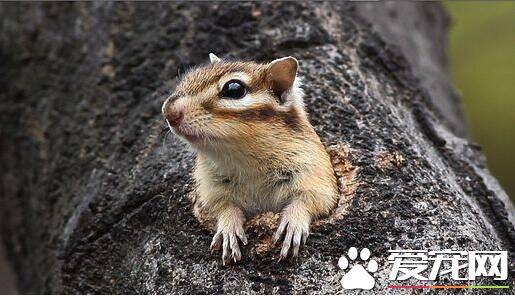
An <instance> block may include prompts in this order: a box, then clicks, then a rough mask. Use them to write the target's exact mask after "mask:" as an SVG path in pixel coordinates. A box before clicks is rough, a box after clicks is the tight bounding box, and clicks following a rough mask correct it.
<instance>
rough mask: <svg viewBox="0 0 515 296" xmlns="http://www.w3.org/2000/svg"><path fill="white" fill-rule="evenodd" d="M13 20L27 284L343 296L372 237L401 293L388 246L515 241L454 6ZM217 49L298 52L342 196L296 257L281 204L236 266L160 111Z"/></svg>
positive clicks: (382, 273) (18, 198)
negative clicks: (226, 259) (453, 30)
mask: <svg viewBox="0 0 515 296" xmlns="http://www.w3.org/2000/svg"><path fill="white" fill-rule="evenodd" d="M0 16H1V20H0V23H1V28H0V38H1V39H0V60H1V61H2V62H1V63H2V66H1V68H0V71H1V73H0V74H1V75H0V89H1V90H2V92H1V94H0V96H1V98H0V111H1V114H2V116H1V117H0V161H1V164H2V169H1V171H0V179H1V183H0V194H1V199H2V200H1V204H2V206H1V209H0V213H1V227H2V229H1V230H2V236H3V239H4V241H5V243H6V246H7V250H8V254H9V257H10V259H11V261H12V264H13V265H14V268H15V271H16V274H17V275H18V285H19V289H20V291H22V292H30V293H40V292H46V293H284V294H288V293H341V292H342V291H343V289H342V286H341V284H340V279H341V277H342V275H343V274H344V271H341V270H339V268H338V265H337V262H338V258H339V257H340V256H341V255H344V254H346V252H347V250H348V248H349V247H352V246H354V247H357V248H358V249H359V248H363V247H367V248H369V249H370V250H371V252H372V258H373V259H375V260H377V261H378V263H379V271H378V272H376V273H375V274H373V275H374V277H375V278H376V280H377V283H376V286H375V288H374V290H373V291H374V292H380V293H391V292H395V291H392V290H390V289H388V288H387V285H388V284H391V282H388V281H387V278H388V271H389V269H390V266H389V265H388V262H387V256H388V250H390V249H428V250H439V249H446V248H455V249H459V250H508V251H510V254H515V230H514V221H515V220H514V215H515V213H514V208H513V205H512V204H511V202H510V200H509V198H508V197H507V196H506V193H505V192H504V191H503V189H502V188H501V187H500V186H499V185H498V183H497V182H496V180H495V179H494V178H493V177H492V176H491V174H490V172H489V171H488V170H487V168H486V167H485V161H484V157H483V156H482V155H481V153H480V152H479V150H480V149H479V147H478V146H477V145H475V144H471V143H470V142H468V140H466V139H465V138H464V137H466V128H465V124H464V119H463V117H462V115H461V112H460V109H459V100H458V99H457V97H456V95H455V93H454V92H453V90H452V87H451V85H450V78H449V73H448V70H447V65H446V57H445V42H444V41H445V32H446V28H447V23H448V20H447V17H446V15H445V13H444V11H443V10H442V8H441V7H440V5H438V4H434V3H397V2H395V3H387V4H383V3H374V4H370V3H369V4H358V3H340V2H328V3H280V2H267V3H216V4H214V3H194V4H193V3H191V4H190V3H152V4H148V3H119V2H116V3H113V2H108V3H98V2H96V3H66V4H65V3H59V4H50V3H38V4H19V3H17V4H8V3H2V4H1V6H0ZM209 52H214V53H216V54H218V55H219V56H221V57H225V58H228V57H232V58H238V59H252V60H258V61H269V60H271V59H273V58H276V57H281V56H287V55H292V56H295V57H296V58H297V59H299V60H300V74H301V75H302V76H303V78H304V84H305V86H304V88H305V92H306V98H305V100H306V105H307V108H308V110H309V113H310V120H311V122H312V123H313V125H314V127H315V129H316V131H317V133H318V134H319V135H320V137H321V138H322V140H323V142H324V143H325V145H326V147H327V149H328V151H329V152H330V155H331V157H332V160H333V165H334V168H335V171H336V174H337V176H338V178H339V183H340V184H339V185H340V190H341V198H340V201H339V205H338V208H337V209H335V211H334V213H333V214H332V215H331V216H330V217H329V218H327V219H324V220H322V221H319V222H317V223H316V225H314V227H313V229H312V232H313V233H312V235H311V236H310V237H309V239H308V241H307V245H306V246H305V247H304V248H303V249H302V250H301V254H300V257H299V258H298V259H297V260H295V261H290V262H279V263H278V262H276V257H277V254H278V252H279V250H278V248H273V247H271V246H270V243H269V238H270V234H272V233H273V231H274V227H275V225H274V222H275V219H276V218H277V215H275V216H274V215H263V216H260V217H257V218H255V219H253V220H251V221H249V222H248V223H247V224H248V225H247V227H248V229H247V232H248V234H249V235H250V238H249V245H248V246H247V247H245V248H244V249H243V255H244V260H243V261H242V262H240V263H238V264H235V265H231V266H227V267H224V266H222V263H221V260H220V254H210V252H209V243H210V241H211V236H212V232H211V230H209V229H206V228H205V227H203V226H202V225H201V224H200V223H199V222H198V221H197V220H196V219H195V217H194V216H193V214H192V211H191V205H190V202H189V198H188V195H189V192H191V190H192V186H191V177H190V172H191V169H192V166H193V157H194V155H193V152H191V151H190V150H189V149H188V147H187V146H186V145H184V144H182V143H181V142H180V141H179V140H178V139H176V138H175V137H173V136H171V135H170V134H169V132H168V131H167V127H166V125H165V122H164V120H163V118H162V116H161V112H160V109H161V104H162V102H163V101H164V98H165V96H166V94H168V93H170V92H171V90H172V89H173V88H174V85H175V83H176V81H177V79H176V77H177V75H178V74H179V75H180V73H181V72H184V71H185V70H186V69H187V68H188V67H190V66H193V65H198V64H200V63H204V62H207V60H208V53H209ZM510 256H511V255H510ZM510 262H511V263H510V264H511V265H510V274H509V278H508V280H507V282H511V283H513V279H514V274H513V270H514V266H513V257H510ZM414 283H417V282H414ZM417 284H420V282H419V283H417ZM440 291H441V292H445V290H440ZM467 291H471V290H464V291H463V292H467ZM346 292H349V291H346ZM415 292H425V293H428V292H430V293H432V292H434V291H429V290H417V291H415ZM452 292H456V291H452ZM475 292H477V290H476V291H475ZM487 292H490V293H491V292H495V291H487ZM502 292H508V293H510V292H511V294H513V292H514V291H513V290H503V291H502Z"/></svg>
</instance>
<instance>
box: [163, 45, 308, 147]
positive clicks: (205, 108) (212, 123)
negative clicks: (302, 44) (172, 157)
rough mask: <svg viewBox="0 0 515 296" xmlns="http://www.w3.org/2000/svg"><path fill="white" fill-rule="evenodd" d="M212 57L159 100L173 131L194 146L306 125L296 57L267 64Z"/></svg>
mask: <svg viewBox="0 0 515 296" xmlns="http://www.w3.org/2000/svg"><path fill="white" fill-rule="evenodd" d="M210 59H211V63H210V64H208V65H206V66H203V67H199V68H196V69H193V70H191V71H189V72H188V73H187V74H186V75H185V76H184V77H183V78H182V80H181V81H180V82H179V84H178V86H177V88H176V90H175V92H174V93H173V94H172V95H171V96H170V97H169V98H168V99H167V100H166V101H165V102H164V104H163V114H164V116H165V118H166V120H167V122H168V124H169V126H170V128H171V129H172V131H173V132H174V133H176V134H178V135H179V136H181V137H183V138H185V139H186V140H187V141H188V142H189V143H190V144H192V146H194V147H195V148H197V149H203V148H205V149H207V148H220V147H223V146H224V145H233V146H236V145H238V144H240V143H251V142H252V141H253V140H255V139H257V138H258V137H263V135H266V134H270V135H271V134H274V132H277V131H281V130H284V131H287V132H288V134H290V135H291V133H292V132H295V131H300V130H302V128H303V126H304V125H306V124H308V123H307V122H308V121H307V120H306V113H305V111H304V105H303V102H302V91H301V90H300V88H299V81H298V78H297V77H296V73H297V67H298V63H297V60H296V59H295V58H292V57H285V58H281V59H277V60H274V61H272V62H270V63H268V64H258V63H254V62H226V61H223V60H220V59H219V58H218V57H216V56H215V55H213V54H210Z"/></svg>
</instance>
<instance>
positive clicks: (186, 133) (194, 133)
mask: <svg viewBox="0 0 515 296" xmlns="http://www.w3.org/2000/svg"><path fill="white" fill-rule="evenodd" d="M170 128H171V130H172V131H173V132H174V133H175V134H176V135H178V136H181V137H182V138H184V139H185V140H186V141H188V142H190V143H193V144H200V143H205V142H208V141H211V140H213V137H211V136H209V135H207V134H206V133H204V132H201V131H198V130H196V129H194V128H192V127H191V126H189V125H187V124H180V125H178V126H170Z"/></svg>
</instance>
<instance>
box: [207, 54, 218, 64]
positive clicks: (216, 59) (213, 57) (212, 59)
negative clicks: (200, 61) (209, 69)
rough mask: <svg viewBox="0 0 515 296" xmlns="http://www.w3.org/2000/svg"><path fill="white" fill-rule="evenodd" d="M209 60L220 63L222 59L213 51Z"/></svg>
mask: <svg viewBox="0 0 515 296" xmlns="http://www.w3.org/2000/svg"><path fill="white" fill-rule="evenodd" d="M209 60H210V61H211V63H218V62H220V61H221V59H220V58H219V57H217V56H216V55H215V54H214V53H212V52H211V53H209Z"/></svg>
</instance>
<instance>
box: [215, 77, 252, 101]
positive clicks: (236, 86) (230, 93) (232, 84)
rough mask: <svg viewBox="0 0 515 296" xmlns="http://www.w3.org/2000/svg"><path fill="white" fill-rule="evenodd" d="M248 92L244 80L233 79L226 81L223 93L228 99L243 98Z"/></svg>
mask: <svg viewBox="0 0 515 296" xmlns="http://www.w3.org/2000/svg"><path fill="white" fill-rule="evenodd" d="M246 92H247V90H246V89H245V85H244V84H243V82H241V81H239V80H235V79H233V80H229V81H227V82H226V83H225V85H224V87H223V88H222V93H221V95H222V97H224V98H226V99H241V98H243V96H244V95H245V93H246Z"/></svg>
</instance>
